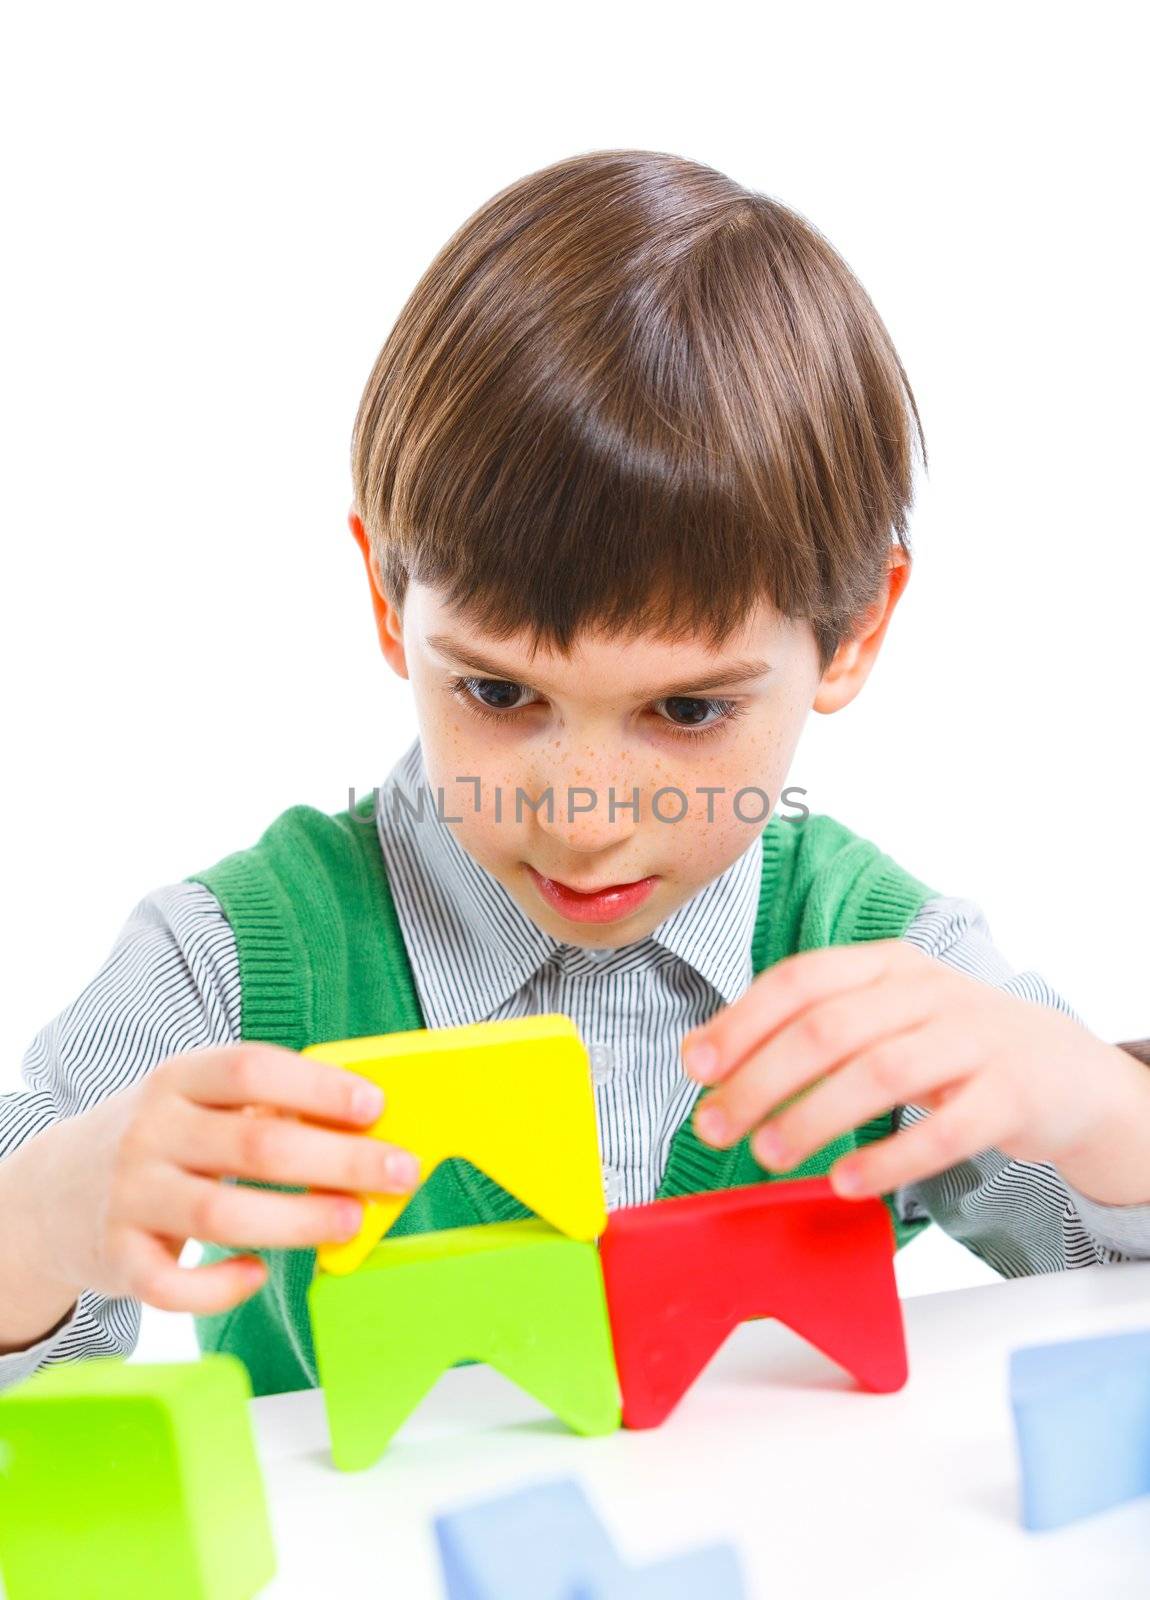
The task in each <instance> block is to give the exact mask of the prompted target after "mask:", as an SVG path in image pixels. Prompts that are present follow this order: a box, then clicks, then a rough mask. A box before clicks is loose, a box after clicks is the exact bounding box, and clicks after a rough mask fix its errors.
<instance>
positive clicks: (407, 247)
mask: <svg viewBox="0 0 1150 1600" xmlns="http://www.w3.org/2000/svg"><path fill="white" fill-rule="evenodd" d="M1137 17H1138V12H1137V8H1135V7H1134V6H1133V5H1130V6H1125V5H1114V4H1110V5H1107V4H1102V5H1096V6H1094V7H1093V8H1091V11H1090V12H1089V14H1088V15H1087V14H1086V13H1085V12H1082V11H1081V10H1078V9H1071V8H1065V9H1063V8H1059V7H1057V6H1049V5H1042V6H1038V5H1009V4H1007V5H1003V4H995V5H988V4H969V3H968V4H965V5H963V6H962V7H961V8H958V9H955V8H942V7H924V6H921V5H906V6H896V5H890V4H881V5H876V4H869V5H863V6H856V5H843V6H825V5H824V6H818V5H806V6H802V7H794V6H791V5H787V6H768V5H764V6H758V7H755V8H744V7H741V6H740V7H738V8H736V7H734V6H732V5H726V4H712V5H709V6H707V7H705V8H702V9H701V10H695V9H691V10H685V9H684V10H677V9H676V8H674V7H668V6H665V5H661V6H654V5H650V6H643V7H627V6H622V7H620V6H617V5H616V6H608V5H605V4H601V3H596V4H586V3H584V4H583V5H581V6H579V7H576V8H571V7H563V8H548V7H535V6H530V7H528V6H522V7H520V6H510V5H502V6H494V7H480V8H464V7H457V8H451V7H448V8H446V9H444V8H442V7H436V8H433V9H432V10H431V11H429V12H424V13H423V14H421V15H417V14H416V12H415V8H411V9H410V11H408V12H407V13H404V14H400V13H398V12H397V11H396V10H395V9H393V8H391V7H387V6H384V5H377V6H366V5H363V6H359V5H349V4H330V3H329V4H326V5H324V6H322V7H319V6H315V7H303V6H297V5H285V4H276V5H270V4H238V5H234V6H230V7H217V6H194V7H193V6H190V5H179V4H168V5H164V6H153V5H147V6H145V5H139V6H128V5H123V4H115V3H105V4H102V5H100V6H98V7H90V6H81V5H70V6H62V5H52V4H44V3H41V4H38V5H36V6H34V7H33V6H24V7H22V8H19V9H17V8H15V7H12V8H9V10H8V12H7V20H6V22H5V24H4V28H3V38H2V47H0V143H2V148H3V150H4V152H5V156H4V162H3V174H2V182H3V197H2V198H3V222H4V231H5V235H6V242H5V245H4V250H3V256H2V258H0V259H2V263H3V264H2V268H0V270H2V271H3V273H4V277H5V284H4V292H3V295H2V298H0V318H2V325H3V326H2V350H3V358H2V361H0V408H2V409H0V438H2V440H3V457H4V468H3V474H2V477H0V526H2V529H3V546H2V548H3V555H4V562H5V574H4V576H5V583H4V601H5V605H4V614H5V626H4V628H3V630H2V649H3V652H4V660H3V669H4V682H5V686H6V689H7V698H6V706H7V716H6V733H5V745H6V749H7V753H8V761H7V763H6V769H5V781H4V783H3V787H2V806H3V817H2V821H3V827H4V837H5V840H6V843H7V849H6V851H5V857H6V862H7V875H6V885H5V889H6V899H7V904H6V907H5V912H6V914H5V916H4V919H3V930H4V939H5V949H4V951H3V969H2V970H3V974H4V978H5V989H4V998H5V1003H4V1005H3V1007H2V1008H0V1029H2V1035H3V1036H2V1040H0V1089H11V1088H15V1087H17V1085H18V1083H19V1072H20V1060H21V1057H22V1055H23V1052H24V1050H25V1049H26V1048H27V1046H28V1044H29V1043H30V1041H31V1039H32V1038H33V1036H34V1035H35V1033H36V1031H37V1030H38V1029H39V1028H40V1027H41V1026H42V1025H43V1024H44V1023H45V1022H46V1021H47V1020H48V1019H49V1018H50V1017H51V1016H53V1015H54V1014H55V1013H56V1012H57V1011H58V1010H59V1009H60V1008H61V1007H62V1006H63V1005H64V1004H65V1003H66V1002H67V1001H68V1000H69V999H71V998H72V997H73V996H75V995H76V994H77V993H78V991H79V990H80V989H81V988H82V987H83V985H84V984H85V983H86V982H87V981H88V980H89V979H90V978H91V977H92V976H93V974H94V973H95V971H96V969H97V968H98V966H99V965H100V963H101V962H102V961H103V960H104V958H105V956H106V955H107V953H108V951H109V950H110V948H111V944H112V941H113V939H114V936H115V934H116V932H117V930H118V928H119V927H120V926H121V924H122V922H123V921H124V919H125V918H126V917H127V915H128V913H129V911H130V910H131V908H132V907H133V905H134V904H135V903H136V902H137V901H138V900H139V899H140V898H141V896H142V895H144V894H145V893H146V892H147V891H148V890H149V889H152V888H154V887H156V886H158V885H160V884H163V883H166V882H171V881H175V880H178V879H180V878H183V877H184V876H185V875H186V874H188V873H189V872H192V871H195V870H197V869H199V868H202V867H205V866H207V865H209V864H210V863H212V862H214V861H216V860H217V859H218V858H219V857H220V856H221V855H223V854H226V853H227V852H229V851H231V850H234V849H238V848H241V847H243V846H245V845H247V844H250V843H252V842H253V841H254V839H255V838H256V837H257V835H258V834H259V832H260V831H261V830H262V828H263V827H264V826H265V825H266V824H267V822H269V821H270V820H271V819H272V817H274V816H275V815H277V814H278V813H279V812H280V811H282V810H283V809H285V808H286V807H287V806H288V805H291V804H294V803H296V802H307V803H310V804H313V805H317V806H319V807H321V808H323V809H325V810H330V811H334V810H338V809H341V808H342V807H343V806H344V805H345V804H346V802H347V792H348V786H349V784H353V783H354V784H355V785H356V786H357V788H358V789H359V792H363V790H364V789H365V788H366V787H367V786H369V785H371V784H372V783H378V782H381V781H382V779H383V778H384V777H385V776H386V773H387V772H388V770H389V768H390V767H391V765H392V763H393V761H394V760H395V758H396V756H397V755H398V754H399V753H400V751H402V750H403V749H404V748H405V747H406V745H407V744H408V742H409V741H410V739H411V738H412V737H413V736H414V733H415V731H416V730H415V722H414V716H413V712H412V708H411V705H410V703H409V699H408V690H407V687H406V685H405V684H404V683H402V682H401V681H400V680H398V679H396V678H394V677H393V676H392V675H391V674H390V672H389V669H388V668H387V667H386V665H385V664H384V662H383V660H382V658H381V657H380V655H379V653H378V646H377V644H376V640H375V635H374V629H373V625H372V619H371V612H370V606H369V600H368V592H367V587H366V582H365V579H364V576H363V570H362V564H361V560H360V556H359V553H358V550H357V549H356V548H355V546H354V544H353V541H352V538H351V535H350V534H349V533H348V531H347V528H346V520H345V519H346V513H347V509H348V504H349V499H350V479H349V472H348V462H347V457H348V442H349V436H350V430H351V423H352V418H353V415H354V412H355V408H356V404H357V402H358V399H359V395H360V391H361V389H362V386H363V384H364V382H365V380H366V378H367V375H368V372H369V370H370V367H371V365H372V362H373V360H374V357H375V355H376V352H377V350H378V348H379V346H380V344H381V343H382V341H383V339H384V337H385V335H386V333H387V331H388V329H389V327H390V325H391V324H392V322H393V320H394V319H395V317H396V315H397V313H398V312H399V310H400V308H401V307H402V305H403V303H404V301H405V299H406V297H407V296H408V294H409V293H410V291H411V289H412V288H413V286H414V284H415V282H416V280H417V279H418V277H419V276H420V274H421V273H422V271H423V270H424V268H425V267H426V265H427V264H428V262H429V260H430V259H431V257H432V255H433V254H434V253H435V252H436V250H438V248H439V247H440V245H441V244H442V243H443V242H444V240H445V239H446V238H447V236H448V235H449V234H450V233H451V232H452V231H453V230H454V229H455V228H456V227H457V226H458V225H459V223H460V222H461V221H462V220H463V219H464V218H465V217H466V216H468V215H469V214H470V213H471V212H472V211H473V210H474V209H475V208H476V207H477V206H478V205H480V204H481V203H482V202H483V201H484V200H485V199H487V198H488V197H489V196H490V195H491V194H492V193H494V192H495V191H496V190H497V189H499V188H501V187H503V186H504V185H505V184H507V183H509V182H511V181H512V180H514V179H515V178H517V177H520V176H522V175H523V174H525V173H527V172H529V171H533V170H535V169H537V168H539V167H541V166H544V165H546V164H547V163H549V162H551V161H554V160H557V159H559V158H561V157H565V156H569V155H572V154H575V153H576V152H579V151H586V150H592V149H601V148H626V147H634V148H647V149H659V150H669V151H674V152H676V153H678V154H680V155H683V156H687V157H690V158H693V159H696V160H699V161H704V162H707V163H709V164H711V165H713V166H716V167H718V168H720V169H722V170H723V171H725V172H727V173H728V174H729V175H730V176H732V177H733V178H735V179H736V180H738V181H739V182H741V183H743V184H745V185H747V186H748V187H751V188H755V189H759V190H762V191H765V192H767V193H770V194H772V195H774V196H776V197H777V198H779V199H781V200H783V201H785V202H786V203H788V204H789V205H791V206H793V207H795V208H796V209H798V210H799V211H801V212H802V213H803V214H804V215H806V216H808V217H809V218H810V219H811V220H812V221H813V222H814V223H815V224H816V225H817V226H818V227H819V228H820V229H821V230H822V231H823V232H824V233H826V234H827V235H828V237H829V238H830V240H831V241H832V243H833V244H834V245H835V246H836V247H837V248H838V249H839V250H840V251H841V252H842V254H843V255H844V256H845V257H846V259H847V261H848V262H849V263H850V265H851V266H852V267H853V268H854V270H855V271H856V272H857V273H858V275H859V276H860V278H861V280H862V282H863V284H864V285H865V287H866V288H867V289H868V291H869V292H870V294H871V295H872V297H873V299H874V300H875V302H876V304H877V306H878V309H879V311H880V313H881V315H882V316H883V317H884V319H885V321H886V323H887V325H888V327H889V329H890V331H891V334H892V336H893V338H894V341H895V344H896V346H897V347H898V349H899V352H900V354H901V356H902V359H903V361H904V364H905V366H906V368H907V371H908V374H909V377H910V380H911V384H912V386H913V388H914V390H915V393H916V396H917V399H918V402H919V405H920V409H921V411H922V415H923V420H924V425H925V430H926V437H927V446H928V451H929V455H930V467H929V473H928V475H927V476H926V477H925V478H923V479H922V480H921V483H920V488H919V496H918V504H917V510H916V513H915V518H914V523H913V528H912V539H913V546H914V552H915V570H914V575H913V577H912V580H911V584H910V587H909V589H908V591H907V593H906V595H905V596H904V598H903V601H902V603H901V605H900V607H899V610H898V612H897V613H896V616H895V619H894V622H893V623H892V626H891V630H890V632H889V634H888V638H887V642H886V645H885V647H884V652H883V655H882V658H881V659H880V661H879V662H878V664H877V666H876V668H875V670H874V672H873V674H872V676H871V679H870V681H869V683H868V685H867V687H866V689H865V690H864V692H863V694H862V695H861V696H860V697H859V698H858V699H857V700H856V701H855V702H854V703H853V704H852V705H851V706H849V707H848V708H847V709H846V710H844V711H843V712H840V713H839V714H837V715H836V716H834V717H818V716H815V717H812V719H811V722H810V724H809V726H808V730H807V733H806V735H805V738H804V741H803V743H802V744H801V746H800V748H799V751H798V754H797V756H796V759H795V763H794V766H793V767H792V770H791V774H790V781H791V782H792V783H795V784H799V785H802V786H803V787H805V788H806V789H807V790H808V802H807V803H808V804H809V805H810V806H811V807H812V809H814V810H818V811H826V812H829V813H831V814H832V815H834V816H837V817H838V818H840V819H841V820H842V821H844V822H845V823H846V824H847V825H848V826H849V827H851V828H852V829H854V830H855V831H856V832H858V833H861V834H863V835H864V836H866V837H869V838H872V839H874V840H875V841H876V842H877V843H879V844H880V845H881V846H882V847H883V848H884V849H886V850H888V851H890V852H891V853H892V854H893V855H894V856H895V857H896V858H897V859H898V860H899V861H900V862H901V863H902V864H903V865H904V866H905V867H907V868H908V869H909V870H910V871H912V872H914V873H916V874H917V875H919V876H921V877H923V878H925V879H926V881H928V882H930V883H932V884H933V885H935V886H937V887H938V888H940V889H941V890H943V891H945V892H948V893H961V894H965V895H969V896H972V897H974V898H976V899H977V900H979V901H980V902H981V903H982V905H983V906H984V907H985V909H986V911H987V913H988V916H989V918H990V923H991V928H992V931H993V932H994V934H995V935H996V937H997V940H998V942H999V944H1000V946H1001V948H1002V949H1003V950H1004V952H1005V953H1006V954H1007V956H1008V957H1009V958H1010V959H1011V960H1012V961H1013V962H1014V963H1015V965H1016V966H1018V967H1033V968H1035V969H1037V970H1038V971H1040V972H1041V973H1043V974H1044V975H1045V976H1046V977H1047V978H1048V979H1049V980H1050V981H1051V982H1052V983H1054V984H1055V986H1056V987H1058V988H1059V989H1061V991H1062V992H1063V993H1064V994H1065V995H1066V996H1067V998H1068V999H1069V1000H1070V1001H1071V1003H1072V1004H1073V1005H1074V1006H1075V1007H1076V1008H1077V1009H1078V1010H1079V1012H1080V1013H1081V1014H1082V1015H1083V1017H1084V1018H1085V1020H1086V1021H1087V1023H1088V1025H1089V1026H1091V1027H1092V1028H1093V1029H1094V1030H1095V1031H1096V1032H1098V1033H1099V1034H1101V1035H1102V1036H1103V1037H1106V1038H1110V1039H1123V1038H1130V1037H1135V1036H1137V1037H1141V1036H1143V1035H1145V1034H1150V1004H1148V997H1147V992H1146V990H1147V984H1146V958H1147V946H1148V936H1147V932H1146V903H1147V886H1148V884H1147V879H1148V872H1147V865H1146V860H1147V858H1146V847H1145V827H1146V794H1147V790H1146V770H1147V767H1146V760H1145V750H1146V695H1147V689H1148V686H1150V674H1148V673H1147V668H1146V645H1145V625H1146V593H1147V580H1148V578H1150V555H1148V553H1147V538H1146V534H1147V519H1146V511H1145V499H1144V472H1145V439H1146V433H1147V407H1146V398H1145V396H1146V388H1145V372H1146V355H1147V348H1146V347H1147V339H1146V310H1145V306H1146V292H1145V258H1144V253H1143V238H1142V229H1143V224H1144V209H1145V206H1144V200H1145V189H1144V183H1145V156H1146V150H1145V132H1146V130H1145V121H1144V114H1143V112H1142V110H1141V107H1142V106H1143V105H1144V100H1145V96H1144V81H1143V72H1144V67H1143V65H1142V55H1141V52H1140V50H1139V49H1137V48H1136V41H1135V39H1134V31H1135V23H1136V19H1137ZM10 1221H11V1219H8V1218H6V1219H5V1225H8V1224H9V1222H10ZM900 1271H901V1272H902V1273H903V1286H904V1288H906V1289H907V1290H908V1291H911V1290H922V1289H926V1288H935V1287H956V1286H959V1285H961V1284H964V1283H969V1282H976V1281H983V1280H984V1279H986V1278H990V1277H992V1276H993V1274H992V1273H990V1272H989V1269H986V1268H984V1267H983V1266H982V1265H981V1263H979V1262H977V1261H976V1260H975V1259H974V1258H973V1257H972V1256H970V1255H969V1254H968V1253H967V1252H966V1251H965V1250H963V1249H961V1248H960V1247H959V1246H957V1245H955V1244H953V1243H952V1242H951V1241H949V1240H947V1239H945V1238H944V1237H942V1236H940V1235H939V1233H938V1230H937V1229H933V1230H931V1232H930V1235H928V1236H927V1237H926V1238H924V1239H923V1240H921V1241H918V1242H916V1243H915V1245H914V1246H913V1247H912V1250H911V1251H910V1252H908V1254H907V1256H906V1257H905V1258H904V1259H903V1260H902V1261H901V1262H900ZM192 1348H193V1346H192V1343H191V1337H190V1327H189V1324H188V1323H187V1322H186V1320H185V1319H183V1318H173V1317H165V1316H161V1315H160V1314H158V1313H157V1314H149V1315H148V1317H147V1318H146V1326H145V1335H144V1340H143V1342H142V1344H141V1353H149V1354H150V1353H154V1352H156V1351H159V1350H165V1351H171V1352H173V1353H174V1352H176V1351H179V1350H187V1351H188V1352H189V1353H190V1352H191V1350H192Z"/></svg>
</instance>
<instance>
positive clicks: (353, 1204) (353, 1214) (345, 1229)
mask: <svg viewBox="0 0 1150 1600" xmlns="http://www.w3.org/2000/svg"><path fill="white" fill-rule="evenodd" d="M362 1226H363V1207H362V1206H361V1205H360V1203H359V1201H358V1200H348V1201H346V1202H344V1204H342V1205H341V1206H340V1208H339V1228H338V1230H337V1233H336V1238H337V1239H354V1238H355V1236H356V1234H357V1233H358V1232H359V1230H360V1228H361V1227H362Z"/></svg>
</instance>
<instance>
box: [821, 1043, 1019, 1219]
mask: <svg viewBox="0 0 1150 1600" xmlns="http://www.w3.org/2000/svg"><path fill="white" fill-rule="evenodd" d="M1006 1136H1007V1131H1006V1130H1005V1129H1004V1128H1003V1126H1002V1107H1001V1097H1000V1094H999V1091H998V1090H997V1088H996V1086H995V1085H994V1083H993V1081H992V1080H991V1077H990V1075H989V1074H988V1073H980V1074H979V1075H978V1076H977V1077H974V1078H971V1079H969V1080H968V1081H967V1082H966V1083H965V1084H964V1085H963V1087H962V1088H961V1089H959V1090H958V1091H957V1093H956V1094H954V1095H953V1096H951V1097H950V1098H949V1099H948V1100H947V1101H946V1103H945V1104H944V1105H943V1106H942V1107H941V1108H940V1109H939V1110H938V1111H934V1112H931V1114H930V1115H929V1116H927V1117H924V1118H923V1119H922V1121H921V1122H915V1123H913V1124H912V1125H911V1126H910V1127H908V1128H903V1129H901V1130H900V1132H898V1133H896V1134H893V1135H892V1136H891V1137H890V1138H889V1139H880V1140H879V1141H878V1143H877V1144H873V1145H869V1146H868V1147H867V1149H866V1150H861V1151H859V1152H858V1153H857V1154H855V1155H850V1156H844V1157H843V1158H842V1160H841V1161H837V1162H836V1163H835V1165H834V1166H833V1167H832V1168H831V1171H830V1180H831V1185H832V1187H833V1188H834V1189H835V1190H836V1191H837V1192H838V1193H839V1194H843V1195H850V1196H851V1197H852V1198H853V1197H855V1196H858V1195H875V1194H890V1193H892V1192H893V1191H894V1190H895V1189H900V1188H902V1187H903V1185H904V1184H908V1183H918V1182H920V1181H921V1180H922V1179H924V1178H932V1177H934V1176H935V1175H936V1174H937V1173H939V1172H945V1171H946V1169H947V1168H948V1167H953V1166H955V1165H957V1163H958V1162H960V1161H968V1160H969V1159H970V1157H971V1156H974V1155H979V1154H980V1153H981V1152H982V1151H984V1150H989V1149H991V1148H992V1147H993V1146H994V1145H995V1144H996V1143H997V1142H998V1141H999V1140H1000V1139H1003V1138H1005V1137H1006Z"/></svg>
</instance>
